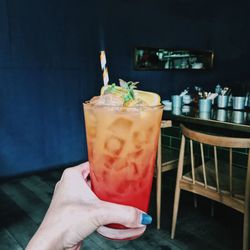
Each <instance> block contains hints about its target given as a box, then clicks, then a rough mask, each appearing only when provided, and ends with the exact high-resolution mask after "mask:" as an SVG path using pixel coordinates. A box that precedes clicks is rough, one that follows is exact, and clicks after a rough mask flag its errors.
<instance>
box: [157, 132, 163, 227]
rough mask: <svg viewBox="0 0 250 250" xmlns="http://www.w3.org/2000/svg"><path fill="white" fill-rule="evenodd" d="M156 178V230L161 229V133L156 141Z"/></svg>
mask: <svg viewBox="0 0 250 250" xmlns="http://www.w3.org/2000/svg"><path fill="white" fill-rule="evenodd" d="M156 170H157V176H156V178H157V179H156V218H157V219H156V220H157V226H156V227H157V229H160V227H161V174H162V172H161V131H160V134H159V141H158V153H157V169H156Z"/></svg>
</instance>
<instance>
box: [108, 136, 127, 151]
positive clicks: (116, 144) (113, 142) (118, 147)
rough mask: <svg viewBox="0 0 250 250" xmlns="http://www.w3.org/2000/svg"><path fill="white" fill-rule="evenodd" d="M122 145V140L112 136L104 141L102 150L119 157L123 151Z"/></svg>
mask: <svg viewBox="0 0 250 250" xmlns="http://www.w3.org/2000/svg"><path fill="white" fill-rule="evenodd" d="M124 143H125V141H124V140H122V139H120V138H118V137H116V136H113V135H112V136H110V137H109V138H107V140H106V141H105V143H104V148H105V149H106V150H107V151H108V153H110V154H111V155H119V154H120V153H121V151H122V149H123V146H124Z"/></svg>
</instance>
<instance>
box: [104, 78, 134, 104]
mask: <svg viewBox="0 0 250 250" xmlns="http://www.w3.org/2000/svg"><path fill="white" fill-rule="evenodd" d="M119 83H120V86H121V89H118V88H117V86H116V84H115V83H112V84H111V85H110V86H108V87H107V89H106V90H105V91H104V94H115V93H117V94H121V96H122V98H123V102H124V103H127V102H129V101H131V100H134V99H135V94H134V89H136V88H137V87H136V85H137V84H138V83H139V82H132V81H129V82H126V81H124V80H122V79H119Z"/></svg>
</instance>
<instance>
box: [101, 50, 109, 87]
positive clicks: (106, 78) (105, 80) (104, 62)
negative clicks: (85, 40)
mask: <svg viewBox="0 0 250 250" xmlns="http://www.w3.org/2000/svg"><path fill="white" fill-rule="evenodd" d="M100 61H101V68H102V78H103V84H104V85H107V84H108V83H109V74H108V68H107V60H106V55H105V51H104V50H102V51H101V53H100Z"/></svg>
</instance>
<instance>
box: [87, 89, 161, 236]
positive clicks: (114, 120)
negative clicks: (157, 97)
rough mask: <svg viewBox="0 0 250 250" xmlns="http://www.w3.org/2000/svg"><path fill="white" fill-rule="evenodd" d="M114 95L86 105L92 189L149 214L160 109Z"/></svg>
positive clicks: (158, 106) (117, 226)
mask: <svg viewBox="0 0 250 250" xmlns="http://www.w3.org/2000/svg"><path fill="white" fill-rule="evenodd" d="M113 97H114V95H110V94H108V95H103V96H102V100H101V101H100V99H99V98H94V100H93V101H92V102H89V103H85V104H84V115H85V126H86V134H87V144H88V158H89V162H90V178H91V184H92V190H93V191H94V193H95V194H96V195H97V196H98V197H99V198H100V199H101V200H104V201H109V202H114V203H119V204H123V205H130V206H133V207H137V208H139V209H141V210H143V211H145V212H147V210H148V205H149V198H150V192H151V186H152V179H153V178H152V177H153V173H154V166H155V157H156V149H157V144H158V136H159V129H160V123H161V118H162V110H163V107H162V106H161V105H152V106H146V105H145V103H143V104H142V103H140V102H139V104H138V102H134V104H132V105H127V106H124V103H123V102H122V101H121V102H120V99H119V98H120V97H119V98H118V97H117V96H116V97H117V98H116V97H115V98H113ZM109 99H112V101H110V100H109ZM110 103H111V104H110ZM109 226H110V227H113V228H119V229H121V228H124V226H122V225H117V224H112V225H109ZM107 237H108V236H107Z"/></svg>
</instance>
